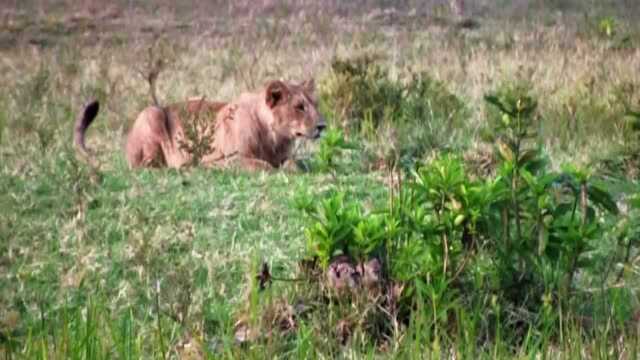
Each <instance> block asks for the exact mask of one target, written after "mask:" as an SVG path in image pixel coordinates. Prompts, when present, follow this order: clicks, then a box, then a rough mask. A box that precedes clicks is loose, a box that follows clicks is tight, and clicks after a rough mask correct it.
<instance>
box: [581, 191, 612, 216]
mask: <svg viewBox="0 0 640 360" xmlns="http://www.w3.org/2000/svg"><path fill="white" fill-rule="evenodd" d="M587 194H588V195H589V199H590V200H591V201H593V202H594V203H595V204H596V205H598V206H600V207H602V208H604V209H605V210H607V211H608V212H610V213H612V214H614V215H617V214H618V213H619V210H618V205H617V204H616V202H615V201H614V200H613V197H612V196H611V194H610V193H609V192H607V191H606V190H603V189H601V188H600V187H599V186H597V185H591V186H589V187H588V188H587Z"/></svg>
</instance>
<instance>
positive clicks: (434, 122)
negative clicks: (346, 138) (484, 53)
mask: <svg viewBox="0 0 640 360" xmlns="http://www.w3.org/2000/svg"><path fill="white" fill-rule="evenodd" d="M319 88H320V99H321V102H320V103H321V109H322V111H323V112H324V113H325V114H327V115H328V118H329V119H332V120H333V122H334V126H337V127H340V128H342V129H343V130H344V131H345V133H347V134H350V133H353V132H355V133H359V134H361V135H364V136H365V138H368V139H370V140H374V141H375V140H380V141H381V142H388V141H389V139H387V138H384V139H383V138H381V135H379V132H380V130H381V129H382V128H383V127H384V126H389V127H393V128H394V129H395V130H396V132H397V136H398V138H397V139H396V140H397V143H398V145H399V146H398V148H397V149H395V150H396V151H397V152H398V154H397V155H398V157H399V158H401V160H406V162H412V161H413V160H414V159H415V158H419V157H420V156H421V155H422V154H423V153H424V152H425V151H426V150H427V149H434V148H443V147H446V146H447V145H448V143H449V142H450V141H451V135H452V134H453V132H454V129H457V128H460V127H462V126H463V125H464V124H463V121H464V120H465V119H466V118H467V117H468V111H467V109H466V106H465V104H464V103H463V101H462V100H460V98H458V97H457V96H456V95H454V94H453V93H451V92H450V91H449V90H448V89H447V88H446V86H445V85H444V84H443V83H441V82H439V81H437V80H434V79H433V78H432V77H431V76H430V75H429V74H428V73H425V72H421V73H410V74H409V76H407V78H406V79H400V80H392V79H391V78H390V76H389V73H388V71H387V69H386V68H384V67H383V66H381V65H380V64H378V63H377V62H376V59H374V58H373V57H371V56H361V57H355V58H353V59H346V60H343V59H334V60H333V62H332V64H331V71H330V73H329V74H328V76H326V77H325V78H324V79H323V80H322V81H321V82H320V86H319Z"/></svg>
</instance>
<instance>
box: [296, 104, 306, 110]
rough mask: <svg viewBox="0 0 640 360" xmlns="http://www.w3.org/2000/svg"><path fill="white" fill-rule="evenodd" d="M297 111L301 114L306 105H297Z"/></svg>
mask: <svg viewBox="0 0 640 360" xmlns="http://www.w3.org/2000/svg"><path fill="white" fill-rule="evenodd" d="M296 110H298V111H300V112H304V103H300V104H298V105H296Z"/></svg>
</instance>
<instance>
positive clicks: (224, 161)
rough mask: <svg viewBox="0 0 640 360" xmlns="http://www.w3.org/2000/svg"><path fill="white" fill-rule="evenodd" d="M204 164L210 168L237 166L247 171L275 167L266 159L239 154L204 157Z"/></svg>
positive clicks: (231, 167) (269, 169)
mask: <svg viewBox="0 0 640 360" xmlns="http://www.w3.org/2000/svg"><path fill="white" fill-rule="evenodd" d="M202 165H203V166H206V167H209V168H227V169H234V168H237V169H241V170H246V171H271V170H273V169H274V167H273V166H272V165H271V164H269V163H268V162H266V161H264V160H261V159H258V158H252V157H247V156H242V155H239V154H233V155H229V156H220V155H218V156H211V157H210V158H205V159H203V162H202Z"/></svg>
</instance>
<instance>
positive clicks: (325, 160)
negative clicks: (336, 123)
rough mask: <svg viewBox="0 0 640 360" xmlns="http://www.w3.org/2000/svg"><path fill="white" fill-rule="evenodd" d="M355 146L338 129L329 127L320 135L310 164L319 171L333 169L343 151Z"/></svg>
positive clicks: (336, 165)
mask: <svg viewBox="0 0 640 360" xmlns="http://www.w3.org/2000/svg"><path fill="white" fill-rule="evenodd" d="M355 148H356V147H355V145H354V144H352V143H350V142H349V141H347V140H346V139H345V137H344V135H343V134H342V131H341V130H340V129H337V128H331V129H329V130H327V131H326V132H325V133H324V134H323V135H322V138H321V139H320V144H319V146H318V149H317V151H316V153H315V155H314V158H313V164H312V165H313V167H314V169H316V170H318V171H321V172H326V171H331V170H335V169H336V168H337V167H338V162H339V159H340V157H341V156H342V155H343V154H344V152H345V151H347V150H353V149H355Z"/></svg>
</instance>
